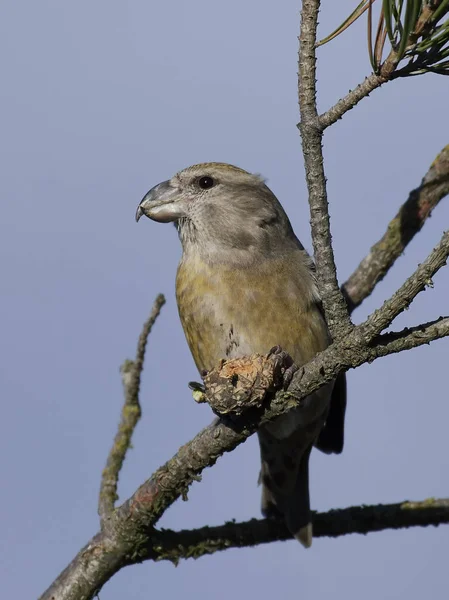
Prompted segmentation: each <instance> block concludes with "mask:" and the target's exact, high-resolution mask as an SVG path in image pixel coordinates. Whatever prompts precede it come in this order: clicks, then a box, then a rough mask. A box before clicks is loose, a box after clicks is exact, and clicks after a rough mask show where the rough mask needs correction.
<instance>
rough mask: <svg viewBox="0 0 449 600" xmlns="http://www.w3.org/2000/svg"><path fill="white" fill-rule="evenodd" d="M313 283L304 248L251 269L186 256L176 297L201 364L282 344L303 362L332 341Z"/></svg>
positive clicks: (203, 366)
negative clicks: (314, 297)
mask: <svg viewBox="0 0 449 600" xmlns="http://www.w3.org/2000/svg"><path fill="white" fill-rule="evenodd" d="M312 285H313V281H312V278H311V275H310V273H309V271H308V268H307V267H306V266H305V264H304V259H303V255H302V253H301V252H300V251H297V252H292V253H291V255H289V256H288V257H283V258H281V259H276V260H274V259H270V260H268V259H265V260H262V261H261V262H260V263H259V264H257V266H256V267H253V268H251V269H241V268H232V269H230V268H227V267H225V266H223V265H220V264H215V265H209V264H207V263H205V262H204V261H202V260H201V259H200V258H199V257H198V256H192V255H190V256H189V257H186V256H184V257H183V259H182V261H181V263H180V265H179V268H178V273H177V277H176V298H177V302H178V309H179V315H180V318H181V323H182V326H183V328H184V332H185V335H186V338H187V343H188V345H189V347H190V351H191V352H192V355H193V358H194V360H195V363H196V366H197V367H198V369H199V370H200V371H201V370H203V369H207V370H209V369H211V368H213V367H214V366H216V365H217V363H218V362H219V361H220V359H222V358H237V357H239V356H244V355H248V354H253V353H255V352H259V353H266V352H268V351H269V350H270V348H272V347H273V346H276V345H280V346H282V348H283V349H284V350H285V351H287V352H288V353H289V354H290V355H291V356H292V358H293V360H294V361H295V363H296V364H297V365H301V364H304V363H305V362H307V361H308V360H310V359H311V358H312V357H313V356H314V355H315V354H316V353H317V352H319V351H321V350H324V348H326V346H327V345H328V344H329V336H328V332H327V327H326V324H325V322H324V319H323V317H322V315H321V312H320V310H319V308H318V306H317V305H316V303H315V302H314V301H313V299H312V295H311V293H310V286H312Z"/></svg>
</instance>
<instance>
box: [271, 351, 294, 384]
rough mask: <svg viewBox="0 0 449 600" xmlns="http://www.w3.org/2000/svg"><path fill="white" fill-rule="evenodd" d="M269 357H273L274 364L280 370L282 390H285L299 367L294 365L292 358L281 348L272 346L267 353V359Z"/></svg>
mask: <svg viewBox="0 0 449 600" xmlns="http://www.w3.org/2000/svg"><path fill="white" fill-rule="evenodd" d="M270 357H274V359H275V361H276V364H277V365H279V366H280V368H281V373H282V381H283V388H284V390H286V389H287V388H288V386H289V385H290V383H291V381H292V379H293V375H294V374H295V373H296V371H298V369H299V367H298V366H297V365H295V363H294V362H293V358H292V357H291V356H290V354H289V353H288V352H285V350H283V349H282V348H281V346H273V348H271V350H270V351H269V352H268V358H270Z"/></svg>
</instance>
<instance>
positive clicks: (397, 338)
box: [373, 317, 449, 356]
mask: <svg viewBox="0 0 449 600" xmlns="http://www.w3.org/2000/svg"><path fill="white" fill-rule="evenodd" d="M447 336H449V317H440V318H439V319H436V320H435V321H430V322H429V323H423V324H422V325H417V326H415V327H407V328H406V329H403V330H402V331H399V332H396V331H391V332H389V333H384V334H383V335H380V336H378V337H376V338H375V339H374V340H373V345H374V346H375V347H376V352H378V353H379V355H380V356H381V355H382V353H383V351H384V352H385V354H393V353H397V352H402V351H403V350H411V349H412V348H417V347H418V346H422V345H423V344H430V342H433V341H435V340H439V339H441V338H443V337H447ZM382 349H383V350H382Z"/></svg>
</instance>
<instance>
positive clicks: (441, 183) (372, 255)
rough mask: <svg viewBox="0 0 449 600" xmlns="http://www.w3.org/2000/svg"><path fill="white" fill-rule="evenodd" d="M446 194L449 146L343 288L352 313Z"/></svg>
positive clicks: (448, 178) (411, 193)
mask: <svg viewBox="0 0 449 600" xmlns="http://www.w3.org/2000/svg"><path fill="white" fill-rule="evenodd" d="M448 194H449V145H448V146H446V147H445V148H443V150H442V151H441V152H440V153H439V155H438V156H437V157H436V159H435V160H434V161H433V163H432V164H431V166H430V168H429V170H428V172H427V173H426V175H425V176H424V178H423V180H422V182H421V184H420V185H419V187H417V188H416V189H415V190H412V191H411V192H410V194H409V197H408V199H407V201H406V202H405V203H404V204H403V205H402V206H401V208H400V209H399V212H398V214H397V215H396V216H395V217H394V219H393V220H392V221H390V223H389V224H388V227H387V230H386V231H385V233H384V235H383V236H382V238H381V239H380V240H379V241H378V242H377V243H376V244H374V246H373V247H372V248H371V250H370V252H369V254H368V255H367V256H366V257H365V258H364V259H363V260H362V261H361V263H360V264H359V266H358V267H357V269H356V270H355V271H354V273H353V274H352V275H351V277H350V278H349V279H348V280H347V282H346V283H345V284H344V285H343V293H344V294H345V296H346V299H347V302H348V304H349V309H350V311H351V312H352V311H353V310H354V309H355V308H357V307H358V306H359V305H360V304H361V303H362V301H363V300H364V299H365V298H367V296H369V295H370V294H371V292H372V291H373V290H374V288H375V286H376V285H377V283H379V281H382V279H383V278H384V277H385V275H386V274H387V272H388V271H389V270H390V269H391V267H392V266H393V265H394V263H395V262H396V259H397V258H399V256H401V254H402V253H403V252H404V250H405V248H406V246H407V244H408V243H409V242H410V241H411V240H412V239H413V238H414V236H415V235H416V234H417V233H418V232H419V231H420V230H421V228H422V226H423V225H424V223H425V222H426V220H427V219H428V218H429V217H430V215H431V214H432V211H433V209H434V208H435V207H436V206H437V204H438V203H439V202H440V200H441V199H442V198H444V197H445V196H447V195H448Z"/></svg>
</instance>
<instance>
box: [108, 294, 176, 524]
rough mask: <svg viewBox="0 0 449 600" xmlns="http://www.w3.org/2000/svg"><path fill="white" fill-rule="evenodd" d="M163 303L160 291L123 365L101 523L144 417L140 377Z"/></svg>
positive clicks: (115, 493) (110, 510)
mask: <svg viewBox="0 0 449 600" xmlns="http://www.w3.org/2000/svg"><path fill="white" fill-rule="evenodd" d="M164 304H165V297H164V296H163V295H162V294H159V295H158V296H157V298H156V300H155V301H154V304H153V308H152V310H151V313H150V316H149V317H148V319H147V320H146V321H145V323H144V325H143V328H142V333H141V334H140V336H139V341H138V344H137V352H136V358H135V360H134V361H132V360H126V361H125V362H124V363H123V365H122V366H121V367H120V372H121V374H122V382H123V391H124V394H125V402H124V404H123V408H122V416H121V420H120V425H119V427H118V431H117V434H116V436H115V439H114V444H113V446H112V448H111V450H110V452H109V456H108V459H107V462H106V467H105V468H104V470H103V473H102V477H101V485H100V494H99V500H98V514H99V515H100V522H101V523H102V524H103V522H104V520H105V519H106V518H107V517H108V516H109V515H110V514H111V513H112V511H113V510H114V506H115V502H116V500H118V496H117V484H118V478H119V474H120V471H121V468H122V465H123V461H124V460H125V456H126V452H127V451H128V449H129V447H130V445H131V437H132V434H133V432H134V429H135V427H136V425H137V423H138V422H139V419H140V416H141V409H140V402H139V390H140V378H141V375H142V370H143V363H144V359H145V350H146V346H147V341H148V336H149V335H150V333H151V329H152V328H153V325H154V323H155V322H156V319H157V318H158V316H159V314H160V312H161V308H162V307H163V305H164Z"/></svg>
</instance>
